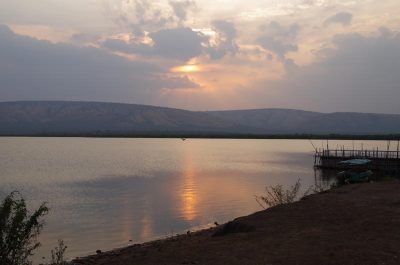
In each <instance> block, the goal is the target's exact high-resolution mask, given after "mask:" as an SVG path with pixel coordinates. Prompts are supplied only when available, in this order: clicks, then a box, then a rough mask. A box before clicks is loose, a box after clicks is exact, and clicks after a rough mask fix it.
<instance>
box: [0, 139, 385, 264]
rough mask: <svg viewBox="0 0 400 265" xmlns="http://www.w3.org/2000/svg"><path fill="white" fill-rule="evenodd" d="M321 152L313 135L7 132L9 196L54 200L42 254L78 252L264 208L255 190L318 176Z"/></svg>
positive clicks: (1, 183) (3, 167)
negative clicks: (62, 246) (60, 244)
mask: <svg viewBox="0 0 400 265" xmlns="http://www.w3.org/2000/svg"><path fill="white" fill-rule="evenodd" d="M314 144H315V145H317V146H318V147H320V146H321V145H322V141H314ZM337 144H340V145H342V144H345V145H346V146H351V145H352V144H354V143H353V142H352V141H340V142H334V141H332V142H330V145H331V146H335V145H337ZM385 144H386V143H382V142H374V141H368V142H364V143H363V145H364V148H365V147H368V146H378V145H379V146H382V147H383V146H385ZM356 145H360V142H357V143H356ZM312 155H313V148H312V146H311V144H310V142H309V141H306V140H203V139H198V140H197V139H196V140H192V139H189V140H186V141H182V140H180V139H95V138H11V137H10V138H9V137H5V138H4V137H3V138H0V196H1V198H4V196H5V195H6V194H8V193H9V192H10V191H13V190H19V191H21V193H22V194H23V196H24V197H25V198H26V199H27V200H28V202H29V204H30V205H31V206H32V207H33V206H35V207H36V206H38V205H39V203H40V202H42V201H47V202H48V204H49V207H50V208H51V212H50V214H49V215H48V216H47V217H46V223H47V224H46V226H45V228H44V230H43V232H42V235H41V236H40V241H41V242H42V243H43V246H42V247H41V249H40V251H38V254H37V255H36V258H40V257H42V256H47V257H48V256H49V252H50V249H51V248H52V247H54V246H55V245H56V243H57V239H63V240H64V241H65V242H66V244H67V245H68V246H69V247H68V253H67V256H68V257H69V258H72V257H76V256H82V255H87V254H93V253H94V252H95V251H96V250H97V249H102V250H109V249H112V248H116V247H121V246H126V245H128V244H131V243H129V241H130V240H132V241H133V242H142V241H147V240H151V239H155V238H159V237H163V236H169V235H173V234H176V233H180V232H184V231H186V230H188V229H199V228H202V227H207V226H211V225H212V224H213V223H214V221H218V222H220V223H223V222H225V221H228V220H230V219H232V218H235V217H237V216H240V215H246V214H250V213H252V212H254V211H257V210H260V207H259V206H258V204H257V203H256V202H255V200H254V195H257V194H262V193H263V190H264V187H265V186H266V185H274V184H283V185H285V186H289V185H292V184H294V183H295V182H296V180H297V179H298V178H301V180H302V186H303V187H304V189H305V188H307V187H309V186H310V185H313V184H314V182H315V177H314V171H313V157H312Z"/></svg>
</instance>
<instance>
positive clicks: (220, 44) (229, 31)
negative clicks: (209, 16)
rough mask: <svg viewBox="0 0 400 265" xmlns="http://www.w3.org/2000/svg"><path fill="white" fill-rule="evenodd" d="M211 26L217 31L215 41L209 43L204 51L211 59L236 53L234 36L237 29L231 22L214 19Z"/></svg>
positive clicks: (236, 46)
mask: <svg viewBox="0 0 400 265" xmlns="http://www.w3.org/2000/svg"><path fill="white" fill-rule="evenodd" d="M212 27H213V29H214V30H215V32H216V33H217V36H216V38H215V40H214V41H215V43H209V44H208V47H207V48H206V53H207V54H208V55H209V56H210V58H211V59H214V60H216V59H221V58H223V57H224V56H225V55H227V54H233V55H234V54H236V53H237V52H238V51H239V46H238V45H237V44H236V41H235V38H236V36H237V31H236V28H235V25H234V24H233V23H232V22H229V21H225V20H214V21H213V22H212Z"/></svg>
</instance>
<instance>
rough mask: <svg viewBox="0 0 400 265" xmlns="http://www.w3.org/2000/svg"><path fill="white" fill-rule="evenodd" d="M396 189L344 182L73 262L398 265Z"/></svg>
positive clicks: (399, 201) (392, 184) (397, 184)
mask: <svg viewBox="0 0 400 265" xmlns="http://www.w3.org/2000/svg"><path fill="white" fill-rule="evenodd" d="M399 190H400V181H397V180H391V181H382V182H375V183H366V184H353V185H345V186H342V187H339V188H335V189H332V190H329V191H325V192H322V193H318V194H313V195H309V196H306V197H304V198H303V199H301V200H300V201H297V202H295V203H291V204H285V205H279V206H276V207H272V208H268V209H266V210H263V211H259V212H256V213H253V214H251V215H248V216H242V217H238V218H236V219H234V221H233V222H231V223H233V224H234V225H233V226H232V225H231V226H230V227H231V229H225V228H226V227H227V226H226V225H219V226H218V227H212V228H208V229H203V230H199V231H196V232H191V233H188V234H181V235H177V236H173V237H170V238H166V239H159V240H155V241H150V242H145V243H142V244H134V245H131V246H128V247H123V248H118V249H114V250H111V251H106V252H103V253H101V254H96V255H91V256H87V257H81V258H78V259H75V260H73V261H72V264H82V265H85V264H88V265H89V264H90V265H106V264H115V265H122V264H143V265H146V264H148V265H153V264H154V265H155V264H171V265H172V264H211V265H212V264H215V265H220V264H249V265H251V264H254V265H257V264H265V265H275V264H284V265H286V264H288V265H289V264H311V265H313V264H315V265H317V264H318V265H319V264H365V265H368V264H371V265H375V264H399V263H400V249H398V247H397V246H399V245H400V230H399V227H400V192H399ZM224 227H225V228H224ZM224 229H225V230H226V231H225V232H224V233H222V234H221V235H219V236H213V234H216V231H221V230H224Z"/></svg>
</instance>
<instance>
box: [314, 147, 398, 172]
mask: <svg viewBox="0 0 400 265" xmlns="http://www.w3.org/2000/svg"><path fill="white" fill-rule="evenodd" d="M350 159H369V160H371V163H370V166H369V167H370V169H371V170H375V171H384V172H389V173H392V172H393V173H396V174H399V173H400V153H399V151H398V150H397V151H382V150H378V149H376V150H345V149H342V150H340V149H339V150H330V149H316V150H315V155H314V167H316V168H322V169H344V168H345V166H344V165H343V164H340V162H341V161H344V160H350Z"/></svg>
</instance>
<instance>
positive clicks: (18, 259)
mask: <svg viewBox="0 0 400 265" xmlns="http://www.w3.org/2000/svg"><path fill="white" fill-rule="evenodd" d="M48 211H49V209H48V208H47V206H46V203H42V204H41V205H40V207H39V208H38V209H37V210H36V211H34V212H33V214H30V212H29V211H28V209H27V208H26V203H25V200H24V199H23V198H22V196H21V194H20V193H19V192H12V193H11V194H10V195H8V196H7V197H6V198H5V199H4V200H3V202H2V204H1V206H0V264H1V265H3V264H4V265H5V264H7V265H30V264H32V262H30V261H29V260H28V258H29V257H30V256H32V255H33V251H34V250H35V249H37V248H38V247H39V246H40V243H39V242H37V240H36V238H37V236H38V235H39V234H40V232H41V230H42V228H43V221H42V220H41V218H42V217H43V216H44V215H46V214H47V213H48Z"/></svg>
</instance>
